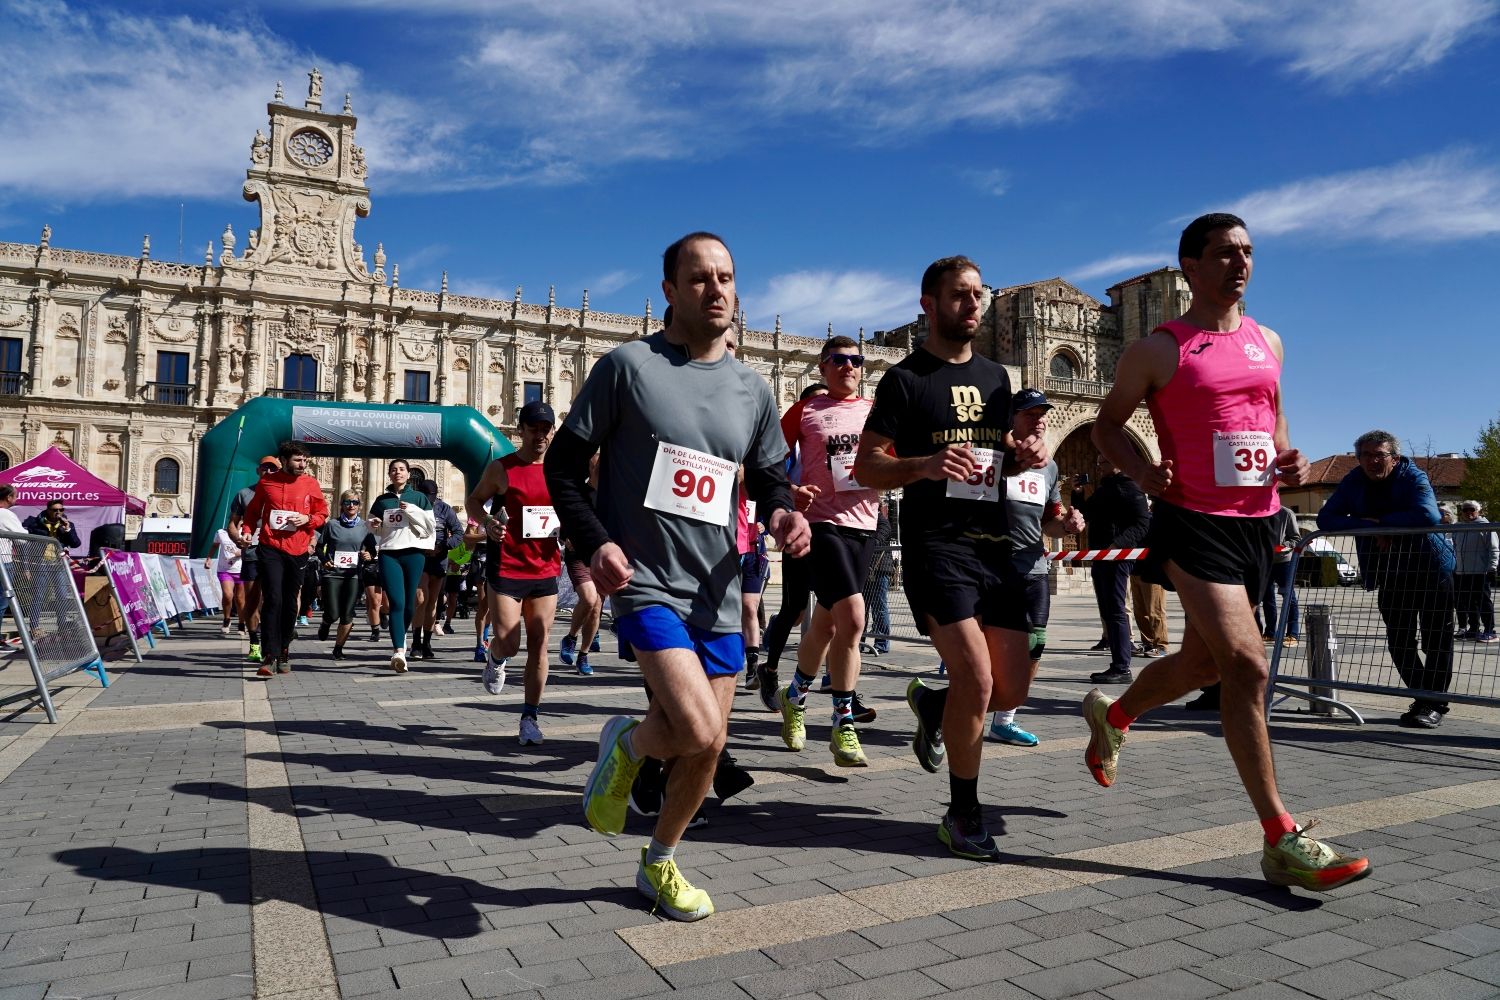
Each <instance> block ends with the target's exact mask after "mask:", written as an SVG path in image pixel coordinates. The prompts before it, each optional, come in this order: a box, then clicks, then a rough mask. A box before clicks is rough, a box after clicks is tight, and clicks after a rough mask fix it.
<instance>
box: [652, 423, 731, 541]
mask: <svg viewBox="0 0 1500 1000" xmlns="http://www.w3.org/2000/svg"><path fill="white" fill-rule="evenodd" d="M734 470H735V464H734V463H733V462H729V461H725V460H724V459H722V458H717V457H715V456H713V455H710V454H708V453H707V452H702V451H696V450H694V449H692V448H684V447H683V446H681V445H675V444H668V443H667V442H665V441H661V442H658V443H657V445H656V461H655V462H653V463H652V465H651V481H650V482H649V483H648V484H647V485H646V506H647V507H650V508H651V509H652V510H659V511H662V512H663V513H667V514H678V515H680V516H682V517H690V518H692V519H693V520H695V521H703V522H705V523H707V524H718V525H725V526H727V525H728V524H729V495H730V494H731V493H733V492H734V489H733V487H734Z"/></svg>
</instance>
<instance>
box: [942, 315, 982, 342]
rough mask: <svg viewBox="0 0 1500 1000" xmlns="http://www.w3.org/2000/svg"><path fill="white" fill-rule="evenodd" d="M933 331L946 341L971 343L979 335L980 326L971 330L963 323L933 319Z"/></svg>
mask: <svg viewBox="0 0 1500 1000" xmlns="http://www.w3.org/2000/svg"><path fill="white" fill-rule="evenodd" d="M932 330H933V332H934V333H936V334H937V335H938V336H939V337H942V338H943V339H944V340H951V341H955V342H958V343H963V342H965V341H971V340H973V339H974V338H975V336H976V335H978V333H979V327H978V325H975V326H974V328H973V329H970V328H969V327H968V326H967V324H965V323H963V322H962V321H954V322H949V320H947V319H946V318H938V317H933V323H932Z"/></svg>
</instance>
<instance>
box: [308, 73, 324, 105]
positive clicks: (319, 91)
mask: <svg viewBox="0 0 1500 1000" xmlns="http://www.w3.org/2000/svg"><path fill="white" fill-rule="evenodd" d="M307 100H308V102H309V103H312V102H314V101H316V102H321V101H322V100H323V74H322V73H319V72H318V67H316V66H314V67H313V70H312V72H311V73H309V74H307Z"/></svg>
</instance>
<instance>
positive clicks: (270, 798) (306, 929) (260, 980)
mask: <svg viewBox="0 0 1500 1000" xmlns="http://www.w3.org/2000/svg"><path fill="white" fill-rule="evenodd" d="M243 705H244V721H245V722H246V723H247V725H246V726H245V727H244V734H245V791H246V799H247V801H246V809H247V819H248V829H249V845H250V891H251V897H252V902H251V907H250V920H251V934H250V938H251V945H250V950H251V955H252V960H253V963H254V969H255V996H256V997H257V998H261V997H275V998H277V1000H338V998H339V989H338V980H337V978H336V977H335V975H334V969H333V951H332V948H331V947H330V946H329V942H328V932H327V929H326V928H325V926H324V923H323V914H322V911H321V909H320V908H319V906H318V897H317V893H316V891H315V890H314V888H313V880H312V870H311V869H310V868H309V867H308V864H307V854H306V850H307V849H306V845H305V844H304V843H303V841H302V830H301V827H300V825H299V824H298V821H297V816H296V810H295V807H294V805H293V803H292V795H291V782H290V779H289V778H288V777H287V772H286V764H285V763H283V761H282V759H281V737H280V736H279V735H277V732H276V725H275V717H274V715H273V713H272V711H271V700H270V692H269V691H268V689H267V688H266V685H265V684H262V683H257V682H252V681H246V682H245V684H244V702H243ZM255 723H265V725H260V726H257V725H254V724H255Z"/></svg>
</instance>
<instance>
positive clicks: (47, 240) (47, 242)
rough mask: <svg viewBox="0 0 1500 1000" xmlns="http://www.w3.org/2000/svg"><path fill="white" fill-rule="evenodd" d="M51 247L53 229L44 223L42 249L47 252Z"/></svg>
mask: <svg viewBox="0 0 1500 1000" xmlns="http://www.w3.org/2000/svg"><path fill="white" fill-rule="evenodd" d="M51 245H52V227H51V226H50V225H48V224H47V223H45V222H44V223H42V240H41V247H42V249H43V250H45V249H47V248H48V247H50V246H51Z"/></svg>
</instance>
